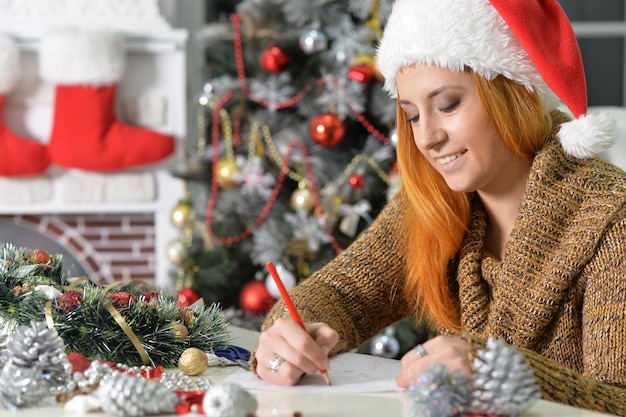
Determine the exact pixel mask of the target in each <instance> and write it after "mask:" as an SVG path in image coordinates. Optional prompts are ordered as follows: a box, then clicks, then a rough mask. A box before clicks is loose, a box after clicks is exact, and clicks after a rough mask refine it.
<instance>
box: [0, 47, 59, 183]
mask: <svg viewBox="0 0 626 417" xmlns="http://www.w3.org/2000/svg"><path fill="white" fill-rule="evenodd" d="M18 71H19V51H18V49H17V45H16V44H15V42H14V41H13V39H11V38H9V37H8V36H5V35H0V115H1V113H2V110H3V109H4V101H5V98H6V97H5V95H6V94H7V93H8V92H9V91H11V90H12V89H13V88H14V87H15V84H16V83H17V74H18ZM49 165H50V157H49V156H48V151H47V149H46V146H45V145H43V144H42V143H40V142H37V141H36V140H30V139H25V138H22V137H20V136H18V135H16V134H15V133H13V132H12V131H11V130H10V129H9V128H8V127H7V126H6V125H5V124H4V118H3V117H0V176H4V177H16V176H27V175H28V176H34V175H38V174H41V173H43V172H44V171H45V170H46V169H47V168H48V166H49Z"/></svg>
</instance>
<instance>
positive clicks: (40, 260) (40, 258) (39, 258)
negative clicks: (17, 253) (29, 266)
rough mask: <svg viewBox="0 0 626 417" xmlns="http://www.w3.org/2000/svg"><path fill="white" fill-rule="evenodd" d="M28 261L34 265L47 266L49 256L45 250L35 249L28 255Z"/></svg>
mask: <svg viewBox="0 0 626 417" xmlns="http://www.w3.org/2000/svg"><path fill="white" fill-rule="evenodd" d="M28 259H29V260H30V261H31V262H32V263H35V264H47V263H48V262H50V254H49V253H48V252H46V251H45V250H41V249H35V250H34V251H32V252H31V253H30V255H28Z"/></svg>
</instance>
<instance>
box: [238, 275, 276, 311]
mask: <svg viewBox="0 0 626 417" xmlns="http://www.w3.org/2000/svg"><path fill="white" fill-rule="evenodd" d="M275 302H276V300H275V299H274V297H272V295H271V294H270V293H269V291H267V288H266V287H265V283H264V282H263V281H250V282H248V283H247V284H245V285H244V286H243V288H242V289H241V292H240V293H239V307H240V308H241V310H242V311H243V312H244V313H246V314H250V315H262V314H265V313H267V312H268V311H269V309H270V308H272V306H273V305H274V303H275Z"/></svg>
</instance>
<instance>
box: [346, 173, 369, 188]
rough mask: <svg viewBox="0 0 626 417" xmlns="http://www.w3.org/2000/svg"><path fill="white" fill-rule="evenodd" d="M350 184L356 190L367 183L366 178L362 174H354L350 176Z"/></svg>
mask: <svg viewBox="0 0 626 417" xmlns="http://www.w3.org/2000/svg"><path fill="white" fill-rule="evenodd" d="M348 184H349V185H350V187H352V188H353V189H355V190H358V189H359V188H361V187H363V186H364V185H365V178H363V175H361V174H352V175H350V178H348Z"/></svg>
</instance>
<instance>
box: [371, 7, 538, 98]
mask: <svg viewBox="0 0 626 417" xmlns="http://www.w3.org/2000/svg"><path fill="white" fill-rule="evenodd" d="M377 59H378V68H379V69H380V72H381V74H382V75H383V76H384V77H385V85H384V88H385V90H386V91H388V92H389V93H390V94H391V95H392V96H394V97H395V96H396V94H397V90H396V75H397V73H398V70H400V69H401V68H403V67H405V66H409V65H412V64H426V65H436V66H438V67H440V68H448V69H451V70H455V71H463V70H464V69H465V68H466V67H471V68H472V69H473V70H474V71H475V72H476V73H478V74H480V75H482V76H484V77H485V78H487V79H493V78H495V77H496V76H497V75H499V74H502V75H504V76H505V77H507V78H510V79H511V80H514V81H517V82H519V83H520V84H523V85H525V86H526V87H527V88H528V89H529V90H530V91H538V92H539V93H545V91H546V90H547V87H546V86H545V83H544V81H543V78H542V77H541V75H540V74H539V72H538V71H537V69H536V68H535V66H534V65H533V63H532V61H531V60H530V58H529V57H528V54H527V53H526V51H525V50H524V48H522V46H521V45H520V44H519V42H518V41H517V40H516V39H515V37H514V36H513V34H512V33H511V30H510V29H509V27H508V26H507V24H506V23H505V22H504V20H503V19H502V17H501V16H500V15H499V14H498V12H497V11H496V10H495V9H494V8H493V6H492V5H491V4H490V3H489V1H488V0H462V1H459V0H397V1H396V3H395V4H394V7H393V10H392V12H391V15H390V16H389V20H388V21H387V24H386V26H385V32H384V34H383V37H382V39H381V41H380V45H379V47H378V52H377Z"/></svg>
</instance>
